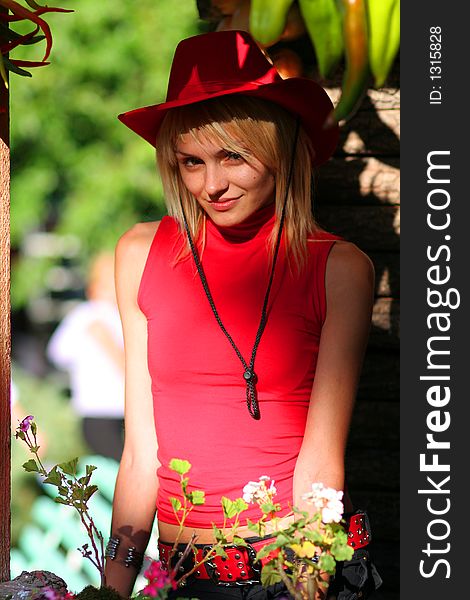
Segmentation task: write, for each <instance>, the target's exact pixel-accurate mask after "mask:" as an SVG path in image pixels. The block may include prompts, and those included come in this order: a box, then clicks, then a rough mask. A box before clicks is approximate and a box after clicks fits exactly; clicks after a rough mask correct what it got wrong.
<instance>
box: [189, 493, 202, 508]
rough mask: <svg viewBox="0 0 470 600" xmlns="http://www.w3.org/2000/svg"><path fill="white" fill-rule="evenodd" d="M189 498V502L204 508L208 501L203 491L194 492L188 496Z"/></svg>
mask: <svg viewBox="0 0 470 600" xmlns="http://www.w3.org/2000/svg"><path fill="white" fill-rule="evenodd" d="M188 497H189V498H188V499H189V501H190V502H191V504H194V506H202V505H203V504H204V503H205V501H206V498H205V492H203V491H202V490H194V491H192V492H190V493H189V494H188Z"/></svg>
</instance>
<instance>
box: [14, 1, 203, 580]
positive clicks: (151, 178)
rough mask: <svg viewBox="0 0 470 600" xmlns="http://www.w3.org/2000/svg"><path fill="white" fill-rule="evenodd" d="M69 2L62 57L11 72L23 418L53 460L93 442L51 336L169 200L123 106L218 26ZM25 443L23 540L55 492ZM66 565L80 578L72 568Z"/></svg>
mask: <svg viewBox="0 0 470 600" xmlns="http://www.w3.org/2000/svg"><path fill="white" fill-rule="evenodd" d="M55 4H57V5H59V6H61V7H63V8H72V9H74V11H75V12H74V13H70V14H50V15H46V16H45V18H46V20H47V22H48V23H49V24H50V26H51V30H52V34H53V39H54V45H53V49H52V54H51V58H50V61H51V64H50V65H49V66H45V67H41V68H37V69H31V72H32V74H33V77H32V78H31V79H29V78H25V77H19V76H17V75H11V78H10V88H11V148H12V185H11V198H12V202H11V243H12V289H11V294H12V330H13V332H12V345H13V349H12V360H13V369H12V371H13V380H14V383H15V386H16V389H17V392H18V403H17V405H16V406H17V409H18V411H19V414H18V415H16V417H18V416H19V417H23V416H25V415H27V414H33V415H34V416H35V420H36V422H37V424H38V428H39V435H40V438H41V436H42V439H43V441H44V449H45V454H42V456H43V459H44V462H45V464H46V466H47V465H52V464H55V463H56V462H61V461H65V460H69V459H71V458H73V457H74V456H83V455H84V454H86V453H87V451H88V449H87V447H86V444H85V443H84V441H83V439H82V436H81V428H80V425H79V422H78V417H77V416H76V415H75V414H74V412H73V410H72V408H71V406H70V403H69V394H68V387H67V379H66V377H65V375H60V374H59V373H57V372H55V371H54V370H53V369H52V368H51V365H50V364H48V362H47V360H46V357H45V346H46V343H47V341H48V339H49V337H50V335H51V333H52V331H53V330H54V328H55V326H56V324H57V323H58V321H60V319H61V318H62V317H63V315H64V314H65V313H66V312H67V309H68V307H69V306H70V304H72V303H74V302H76V301H77V300H79V299H82V298H83V297H84V278H85V273H86V269H87V265H88V262H89V260H90V258H91V257H92V256H93V255H94V254H95V253H96V252H97V251H99V250H102V249H112V248H114V246H115V244H116V242H117V240H118V238H119V236H120V235H121V234H122V233H123V232H124V231H126V230H127V229H128V228H129V227H130V226H132V225H133V224H134V223H136V222H137V221H146V220H149V221H150V220H156V219H158V218H160V217H161V216H162V214H163V213H164V210H165V209H164V203H163V198H162V190H161V186H160V184H159V180H158V178H157V176H156V169H155V155H154V151H153V150H152V148H151V146H150V145H148V144H145V143H144V142H142V140H141V139H140V138H138V137H137V136H136V135H135V134H133V133H132V132H130V131H129V130H128V129H127V128H125V127H124V126H123V125H122V124H121V123H119V121H118V120H117V118H116V117H117V115H118V114H119V113H121V112H124V111H126V110H128V109H131V108H136V107H138V106H143V105H146V104H153V103H157V102H159V101H162V100H163V99H164V96H165V92H166V86H167V82H168V75H169V67H170V63H171V59H172V56H173V52H174V48H175V46H176V44H177V43H178V42H179V40H181V39H182V38H185V37H187V36H189V35H194V34H196V33H198V32H201V31H205V30H207V24H204V23H202V22H201V21H200V20H199V18H198V14H197V9H196V2H195V0H181V1H179V2H176V1H175V0H158V2H156V1H155V0H139V1H138V2H132V1H130V0H127V1H124V2H111V1H110V0H100V1H99V2H96V0H77V1H73V0H61V1H60V2H57V3H55ZM14 29H15V30H17V31H20V32H21V31H22V30H23V31H25V30H28V29H30V26H29V27H26V28H24V27H23V29H22V26H19V25H14ZM43 52H44V42H41V43H39V44H37V45H33V46H29V47H26V48H24V47H23V48H21V47H19V48H16V49H15V50H14V52H12V57H13V58H17V59H25V60H38V59H39V58H40V57H41V56H42V54H43ZM23 413H24V414H23ZM15 425H16V424H15V423H13V427H14V426H15ZM23 446H24V445H23V444H22V443H21V442H20V441H17V440H15V439H13V440H12V546H13V547H14V548H15V546H18V544H19V541H20V540H21V536H22V535H23V534H24V531H25V527H27V526H28V524H29V526H31V521H32V519H33V517H32V513H31V508H32V506H33V504H34V502H35V501H36V500H37V498H38V497H39V496H41V495H42V496H44V493H45V490H44V489H43V488H41V486H40V485H39V482H38V481H37V479H36V478H35V477H34V475H32V474H31V473H25V472H24V471H23V469H22V468H21V465H22V463H23V462H25V461H26V460H27V459H28V458H29V456H28V454H27V451H26V447H23ZM62 508H63V507H62ZM66 510H71V509H68V508H66ZM104 533H105V535H107V532H104ZM69 554H70V552H69ZM75 555H77V556H78V561H79V562H80V561H82V562H83V559H82V558H81V556H80V553H79V552H78V551H75ZM77 556H73V557H70V556H68V557H67V561H66V562H67V565H69V566H70V568H71V569H75V570H77V568H80V567H77ZM42 560H43V564H42V565H36V566H40V567H42V568H51V567H48V564H51V563H50V562H48V558H47V556H46V555H45V554H43V559H42ZM13 562H14V561H13ZM13 566H14V564H13V563H12V567H13ZM19 566H21V564H20V563H17V568H19ZM23 566H24V565H23ZM27 566H29V567H31V566H34V565H31V564H30V565H27ZM12 571H13V569H12ZM17 574H18V573H17V572H12V576H15V575H17ZM58 574H59V575H61V576H62V577H63V578H65V579H67V572H63V571H62V572H60V573H58ZM85 575H86V573H85Z"/></svg>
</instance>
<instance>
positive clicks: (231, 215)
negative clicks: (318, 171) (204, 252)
mask: <svg viewBox="0 0 470 600" xmlns="http://www.w3.org/2000/svg"><path fill="white" fill-rule="evenodd" d="M176 158H177V160H178V167H179V171H180V174H181V177H182V180H183V183H184V185H185V186H186V187H187V189H188V190H189V191H190V192H191V194H193V196H194V197H195V198H196V199H197V201H198V202H199V204H200V206H201V207H202V209H203V210H204V211H205V212H206V213H207V215H208V216H209V217H210V218H211V219H212V220H213V221H214V223H215V224H216V225H218V226H220V227H230V226H233V225H237V224H239V223H242V222H243V221H245V220H246V219H248V218H249V217H250V216H251V215H252V214H253V213H255V212H256V211H257V210H258V209H260V208H262V207H263V206H266V205H267V204H270V203H271V202H274V198H275V194H274V176H273V174H272V173H271V172H270V171H269V170H268V168H267V167H266V166H265V165H263V164H262V163H261V162H260V161H259V160H257V159H256V158H255V157H252V158H250V163H248V162H247V161H246V160H245V159H244V158H243V157H241V156H240V155H239V154H236V153H234V152H231V151H229V150H227V149H225V148H223V147H221V146H220V144H219V143H217V142H214V141H211V140H210V139H208V138H202V137H201V139H200V142H198V141H196V140H195V139H194V138H193V137H192V136H191V135H189V134H184V135H182V136H180V140H179V141H178V143H177V146H176Z"/></svg>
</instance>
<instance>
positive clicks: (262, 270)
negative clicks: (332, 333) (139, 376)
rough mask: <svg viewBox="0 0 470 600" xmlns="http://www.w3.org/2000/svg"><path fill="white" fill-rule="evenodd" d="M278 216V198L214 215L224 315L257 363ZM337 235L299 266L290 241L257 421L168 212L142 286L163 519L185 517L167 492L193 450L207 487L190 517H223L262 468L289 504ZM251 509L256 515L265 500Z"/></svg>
mask: <svg viewBox="0 0 470 600" xmlns="http://www.w3.org/2000/svg"><path fill="white" fill-rule="evenodd" d="M274 219H275V215H274V214H273V208H272V207H271V206H269V207H267V208H264V209H262V210H261V211H259V212H258V213H256V215H255V218H252V219H250V221H249V222H248V223H243V224H242V225H238V226H236V227H232V228H223V229H222V228H220V229H219V228H218V227H217V226H216V225H215V224H214V223H213V222H212V221H210V220H209V219H207V226H206V244H205V247H204V250H203V253H202V264H203V267H204V271H205V273H206V276H207V281H208V284H209V288H210V290H211V293H212V296H213V298H214V302H215V305H216V307H217V311H218V313H219V315H220V317H221V319H222V322H223V323H224V325H225V327H226V329H227V330H228V332H229V333H230V335H231V336H232V338H233V339H234V341H235V343H236V345H237V346H238V348H239V349H240V351H241V353H242V355H243V356H244V357H245V360H246V361H247V362H249V359H250V356H251V351H252V348H253V344H254V341H255V336H256V332H257V329H258V325H259V320H260V315H261V308H262V304H263V300H264V296H265V292H266V287H267V283H268V279H269V274H270V272H269V269H270V267H269V260H268V258H267V257H268V255H267V245H266V240H267V237H268V235H269V233H270V231H271V229H272V227H273V224H274ZM337 239H339V238H338V237H336V236H333V235H331V234H327V233H325V232H319V233H318V234H316V235H315V236H314V237H313V238H312V239H311V240H309V243H308V250H309V258H308V263H307V267H306V269H304V270H303V271H302V273H301V274H300V275H299V274H295V272H293V269H291V268H289V264H288V262H287V260H286V256H285V252H284V251H283V247H282V245H281V249H280V253H279V256H278V261H277V264H276V270H275V275H274V280H273V285H272V289H271V294H270V298H269V304H268V320H267V326H266V329H265V331H264V333H263V336H262V338H261V342H260V344H259V347H258V352H257V356H256V361H255V372H256V374H257V377H258V383H257V392H258V401H259V406H260V413H261V418H260V420H258V421H256V420H254V419H253V418H252V417H251V416H250V414H249V413H248V409H247V406H246V387H245V380H244V379H243V370H244V369H243V367H242V365H241V363H240V361H239V359H238V357H237V356H236V354H235V352H234V350H233V348H232V347H231V345H230V344H229V342H228V340H227V338H226V337H225V336H224V334H223V333H222V331H221V329H220V327H219V325H218V324H217V322H216V320H215V317H214V315H213V313H212V311H211V308H210V306H209V302H208V300H207V297H206V295H205V293H204V290H203V287H202V284H201V281H200V279H199V276H198V274H197V271H196V268H195V265H194V260H193V258H192V256H189V257H188V258H187V259H184V260H182V261H179V262H175V258H176V256H177V255H178V252H179V251H180V249H181V233H180V231H179V228H178V226H177V223H176V221H175V220H174V219H173V218H171V217H164V218H163V219H162V221H161V223H160V226H159V228H158V230H157V233H156V235H155V238H154V240H153V242H152V245H151V248H150V252H149V255H148V258H147V262H146V265H145V269H144V272H143V275H142V281H141V284H140V288H139V294H138V303H139V306H140V308H141V310H142V311H143V313H144V314H145V315H146V317H147V320H148V366H149V371H150V375H151V380H152V394H153V402H154V417H155V427H156V432H157V438H158V458H159V461H160V464H161V467H159V469H158V478H159V492H158V499H157V515H158V518H159V519H160V520H161V521H163V522H165V523H172V524H176V519H175V517H174V514H173V510H172V507H171V504H170V502H169V497H172V496H173V497H180V495H181V494H180V487H179V480H178V476H176V475H175V473H173V472H172V471H171V470H170V469H169V468H168V464H169V462H170V460H171V459H172V458H182V459H186V460H189V461H190V463H191V464H192V469H191V471H190V472H189V477H190V489H201V490H204V491H205V492H206V502H205V504H204V505H203V506H197V507H195V508H194V509H193V511H192V512H191V513H190V515H189V517H188V518H187V520H186V525H187V526H188V527H211V523H212V522H214V523H216V524H218V525H219V526H220V525H221V524H222V521H223V516H222V508H221V504H220V499H221V496H227V497H229V498H230V499H235V498H239V497H241V496H242V490H243V487H244V485H245V484H246V483H247V482H248V481H250V480H252V481H257V480H258V478H259V477H260V476H261V475H268V476H269V477H271V478H272V479H274V480H275V485H276V488H277V496H276V500H277V501H278V502H280V503H281V505H282V507H283V509H285V510H284V512H288V506H289V504H292V478H293V473H294V467H295V463H296V459H297V455H298V453H299V449H300V445H301V443H302V438H303V434H304V429H305V422H306V417H307V410H308V406H309V400H310V393H311V389H312V384H313V379H314V376H315V366H316V361H317V355H318V348H319V343H320V334H321V329H322V324H323V322H324V319H325V313H326V298H325V267H326V261H327V257H328V254H329V252H330V249H331V247H332V246H333V244H334V242H335V240H337ZM243 517H244V519H245V518H247V517H248V518H250V519H252V520H257V519H258V518H259V517H260V511H259V508H258V507H257V505H250V508H249V510H248V511H247V512H245V513H243ZM243 522H244V520H243Z"/></svg>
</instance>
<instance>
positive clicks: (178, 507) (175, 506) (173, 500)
mask: <svg viewBox="0 0 470 600" xmlns="http://www.w3.org/2000/svg"><path fill="white" fill-rule="evenodd" d="M170 502H171V506H172V507H173V510H174V511H175V512H178V511H179V510H181V501H180V500H178V498H170Z"/></svg>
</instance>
